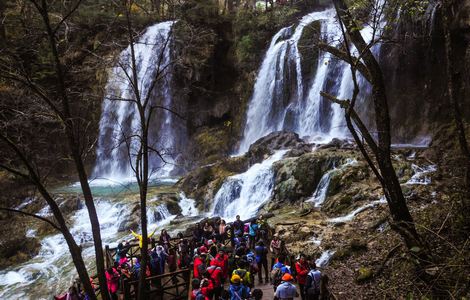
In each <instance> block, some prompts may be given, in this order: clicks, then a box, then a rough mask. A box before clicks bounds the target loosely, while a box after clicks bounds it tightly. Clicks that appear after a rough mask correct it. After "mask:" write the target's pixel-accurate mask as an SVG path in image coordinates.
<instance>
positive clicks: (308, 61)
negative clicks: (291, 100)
mask: <svg viewBox="0 0 470 300" xmlns="http://www.w3.org/2000/svg"><path fill="white" fill-rule="evenodd" d="M320 38H321V21H314V22H312V23H310V24H309V25H307V26H305V28H304V30H303V32H302V36H301V37H300V40H299V43H298V48H299V52H300V55H301V64H302V77H303V78H306V79H309V78H312V76H313V75H314V74H313V72H314V71H315V70H316V69H317V66H318V55H319V53H320V51H319V49H318V48H317V47H316V44H317V43H318V41H319V40H320Z"/></svg>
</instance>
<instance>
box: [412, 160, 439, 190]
mask: <svg viewBox="0 0 470 300" xmlns="http://www.w3.org/2000/svg"><path fill="white" fill-rule="evenodd" d="M411 168H412V169H413V172H414V174H413V176H411V178H410V179H409V180H408V181H407V182H406V183H405V184H408V185H429V184H431V176H430V173H433V172H436V171H437V166H436V165H429V166H425V167H420V166H418V165H416V164H411Z"/></svg>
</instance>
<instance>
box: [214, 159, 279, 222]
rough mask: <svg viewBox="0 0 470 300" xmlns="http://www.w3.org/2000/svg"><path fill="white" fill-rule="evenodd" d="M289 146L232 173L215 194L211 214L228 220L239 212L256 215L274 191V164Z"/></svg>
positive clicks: (244, 216)
mask: <svg viewBox="0 0 470 300" xmlns="http://www.w3.org/2000/svg"><path fill="white" fill-rule="evenodd" d="M286 152H287V150H278V151H276V152H275V153H274V154H273V155H272V156H271V157H269V158H268V159H266V160H264V161H263V162H261V163H257V164H254V165H253V166H251V167H250V168H249V169H248V170H247V171H246V172H245V173H241V174H237V175H234V176H230V177H228V178H227V179H225V181H224V183H223V184H222V186H221V187H220V189H219V190H218V191H217V194H216V195H215V197H214V206H213V210H212V215H214V216H220V217H223V218H225V219H226V220H228V221H231V220H234V219H235V217H236V215H240V217H241V219H248V218H250V217H253V216H254V215H255V214H256V213H257V212H258V210H259V208H260V207H261V206H262V205H263V204H264V203H266V202H267V201H268V200H269V199H270V198H271V195H272V191H273V188H274V172H273V170H272V165H273V164H274V163H275V162H276V161H278V160H280V159H281V158H282V157H283V156H284V154H285V153H286Z"/></svg>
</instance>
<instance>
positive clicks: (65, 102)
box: [33, 0, 109, 300]
mask: <svg viewBox="0 0 470 300" xmlns="http://www.w3.org/2000/svg"><path fill="white" fill-rule="evenodd" d="M33 4H34V5H35V6H36V7H37V9H38V11H39V13H40V14H41V16H42V19H43V21H44V25H45V27H46V31H47V35H48V37H49V44H50V47H51V52H52V57H53V60H54V66H55V72H56V77H57V86H58V91H59V94H60V98H61V99H60V100H61V103H62V114H63V122H64V126H65V133H66V136H67V140H68V145H69V150H70V152H71V154H72V158H73V160H74V163H75V167H76V170H77V173H78V176H79V179H80V185H81V188H82V191H83V197H84V199H85V205H86V207H87V210H88V215H89V218H90V223H91V229H92V234H93V241H94V246H95V259H96V269H97V272H98V281H99V283H100V289H101V297H102V298H103V299H105V300H107V299H109V295H108V287H107V284H106V283H107V281H106V276H105V266H104V254H103V245H102V241H101V231H100V224H99V220H98V215H97V214H96V208H95V204H94V201H93V195H92V193H91V189H90V185H89V184H88V176H87V173H86V171H85V167H84V164H83V160H82V156H81V153H80V144H79V142H78V138H77V137H76V136H75V134H76V133H75V126H74V119H73V117H72V114H71V112H70V103H69V98H68V93H67V89H66V86H65V82H64V72H63V68H62V63H61V61H60V57H59V52H58V50H57V45H56V35H55V32H54V30H53V29H52V26H51V24H50V20H49V11H48V6H47V2H46V0H41V6H39V5H38V4H37V3H36V2H34V1H33Z"/></svg>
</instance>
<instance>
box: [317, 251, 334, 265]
mask: <svg viewBox="0 0 470 300" xmlns="http://www.w3.org/2000/svg"><path fill="white" fill-rule="evenodd" d="M333 254H335V251H333V250H326V251H323V252H322V254H321V255H320V257H319V258H318V259H317V260H316V261H315V264H316V265H317V266H318V267H320V268H324V267H326V266H327V265H328V263H329V262H330V260H331V258H332V257H333Z"/></svg>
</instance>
